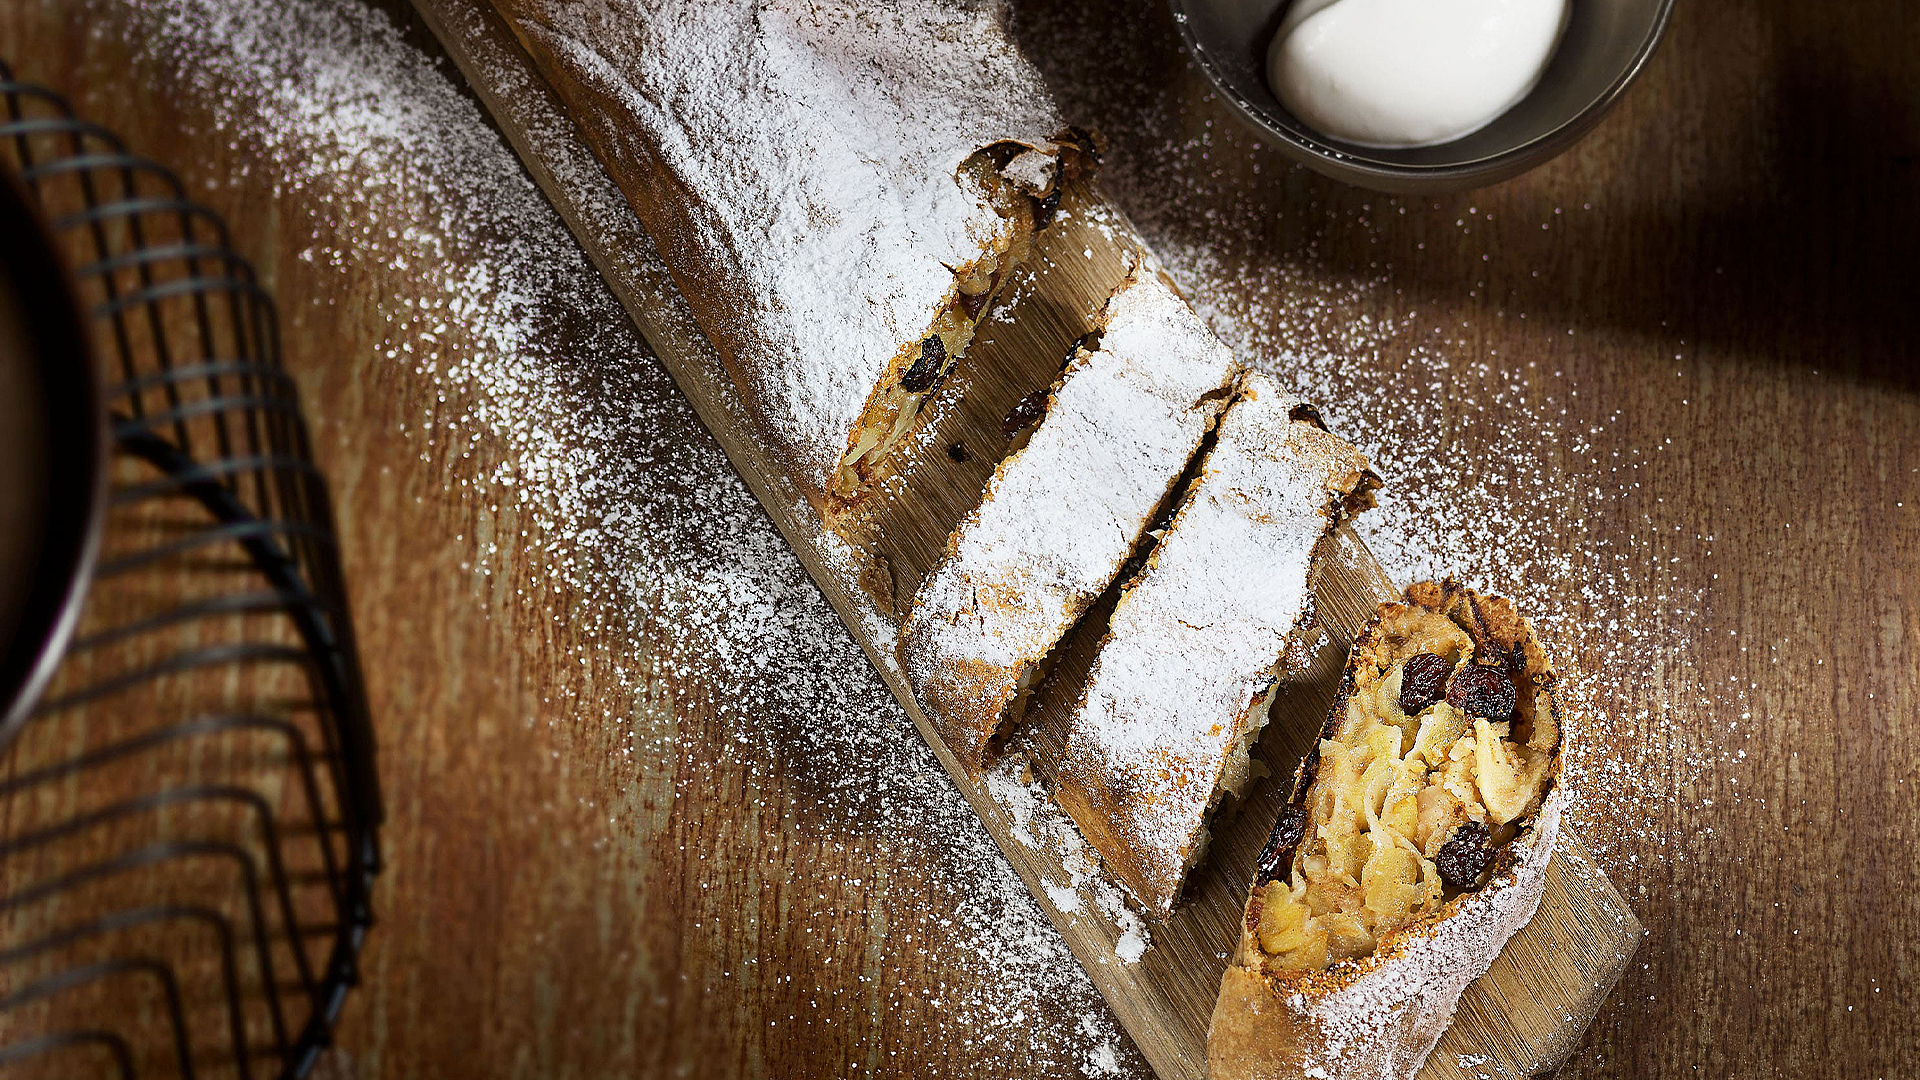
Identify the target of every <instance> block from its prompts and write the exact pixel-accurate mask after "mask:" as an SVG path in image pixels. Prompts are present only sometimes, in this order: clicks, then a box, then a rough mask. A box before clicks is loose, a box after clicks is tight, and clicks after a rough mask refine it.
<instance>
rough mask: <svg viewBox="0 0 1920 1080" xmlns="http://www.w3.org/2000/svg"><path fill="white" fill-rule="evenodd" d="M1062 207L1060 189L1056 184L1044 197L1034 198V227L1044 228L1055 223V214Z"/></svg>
mask: <svg viewBox="0 0 1920 1080" xmlns="http://www.w3.org/2000/svg"><path fill="white" fill-rule="evenodd" d="M1059 209H1060V189H1059V188H1058V187H1057V186H1056V187H1055V188H1054V189H1053V190H1052V191H1049V192H1047V193H1046V195H1045V196H1044V197H1042V198H1038V199H1035V200H1033V227H1034V228H1035V229H1044V228H1046V227H1047V226H1049V225H1051V224H1053V215H1054V214H1055V213H1056V212H1057V211H1059Z"/></svg>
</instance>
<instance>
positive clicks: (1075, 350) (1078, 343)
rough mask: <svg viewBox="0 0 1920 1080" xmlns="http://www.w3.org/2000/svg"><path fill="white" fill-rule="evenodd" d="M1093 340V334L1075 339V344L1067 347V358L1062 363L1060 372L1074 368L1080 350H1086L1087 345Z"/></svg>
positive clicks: (1082, 335) (1086, 334)
mask: <svg viewBox="0 0 1920 1080" xmlns="http://www.w3.org/2000/svg"><path fill="white" fill-rule="evenodd" d="M1092 340H1093V334H1091V333H1085V334H1081V335H1080V336H1079V337H1077V338H1074V339H1073V344H1071V345H1069V346H1067V358H1066V359H1065V360H1062V361H1060V370H1061V371H1065V370H1067V368H1068V367H1070V366H1072V364H1073V358H1074V357H1076V356H1079V355H1080V350H1081V349H1084V348H1086V347H1087V343H1088V342H1090V341H1092Z"/></svg>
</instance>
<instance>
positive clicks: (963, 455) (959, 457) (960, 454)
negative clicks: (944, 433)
mask: <svg viewBox="0 0 1920 1080" xmlns="http://www.w3.org/2000/svg"><path fill="white" fill-rule="evenodd" d="M947 456H948V457H950V458H952V459H953V460H955V461H962V462H963V461H966V460H967V459H968V458H970V457H972V456H973V455H972V454H969V453H967V448H966V446H965V444H963V443H948V444H947Z"/></svg>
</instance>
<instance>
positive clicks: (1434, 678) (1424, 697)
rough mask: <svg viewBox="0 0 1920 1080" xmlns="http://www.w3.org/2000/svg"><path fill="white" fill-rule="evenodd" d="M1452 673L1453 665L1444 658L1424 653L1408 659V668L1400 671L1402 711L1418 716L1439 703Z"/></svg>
mask: <svg viewBox="0 0 1920 1080" xmlns="http://www.w3.org/2000/svg"><path fill="white" fill-rule="evenodd" d="M1452 671H1453V665H1452V664H1451V663H1449V662H1448V661H1447V658H1446V657H1444V656H1435V655H1434V654H1432V653H1430V652H1423V653H1415V654H1414V655H1412V656H1409V657H1407V663H1406V666H1404V667H1402V668H1401V669H1400V711H1401V712H1403V713H1406V714H1407V715H1408V716H1418V715H1419V714H1420V711H1421V710H1422V709H1425V708H1426V707H1427V706H1429V705H1431V704H1433V703H1434V702H1436V701H1439V700H1440V695H1441V694H1442V693H1443V692H1444V691H1445V689H1446V685H1447V675H1448V674H1450V673H1451V672H1452Z"/></svg>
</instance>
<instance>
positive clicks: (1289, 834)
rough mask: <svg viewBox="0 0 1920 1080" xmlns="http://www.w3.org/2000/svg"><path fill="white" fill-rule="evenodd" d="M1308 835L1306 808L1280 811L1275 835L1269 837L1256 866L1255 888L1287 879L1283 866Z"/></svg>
mask: <svg viewBox="0 0 1920 1080" xmlns="http://www.w3.org/2000/svg"><path fill="white" fill-rule="evenodd" d="M1306 833H1307V808H1306V807H1304V806H1293V805H1289V806H1288V807H1287V808H1286V809H1284V810H1282V811H1280V820H1278V821H1276V822H1274V823H1273V834H1272V835H1271V836H1268V837H1267V846H1266V847H1264V848H1261V849H1260V861H1259V862H1258V863H1257V864H1256V865H1257V866H1258V867H1259V869H1258V870H1256V871H1255V873H1254V878H1253V884H1254V888H1259V887H1260V886H1262V885H1265V884H1266V883H1267V882H1269V881H1279V880H1280V879H1281V878H1283V877H1286V873H1285V870H1286V868H1285V866H1284V865H1283V864H1284V863H1286V862H1287V860H1288V859H1290V858H1292V857H1293V849H1294V848H1296V847H1299V846H1300V838H1301V837H1303V836H1305V835H1306Z"/></svg>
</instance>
